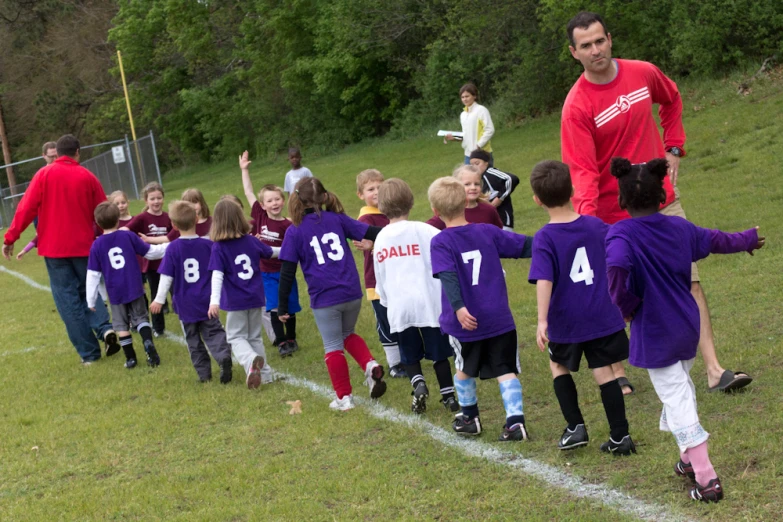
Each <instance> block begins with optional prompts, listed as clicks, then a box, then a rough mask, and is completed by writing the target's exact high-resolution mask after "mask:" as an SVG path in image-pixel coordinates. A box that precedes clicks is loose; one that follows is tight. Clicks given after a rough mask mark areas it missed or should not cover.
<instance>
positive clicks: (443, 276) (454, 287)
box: [437, 271, 478, 331]
mask: <svg viewBox="0 0 783 522" xmlns="http://www.w3.org/2000/svg"><path fill="white" fill-rule="evenodd" d="M437 277H438V279H440V283H441V285H443V291H444V292H446V298H447V299H448V300H449V303H450V304H451V309H452V310H454V313H455V314H457V320H458V321H459V324H461V325H462V328H464V329H465V330H468V331H472V330H475V329H476V328H478V321H477V320H476V318H475V317H473V316H472V315H470V312H469V311H468V309H467V307H465V302H464V301H463V300H462V292H461V291H460V288H459V278H458V277H457V273H456V272H450V271H445V272H440V273H438V274H437Z"/></svg>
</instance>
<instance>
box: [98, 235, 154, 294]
mask: <svg viewBox="0 0 783 522" xmlns="http://www.w3.org/2000/svg"><path fill="white" fill-rule="evenodd" d="M149 250H150V246H149V245H148V244H147V243H145V242H144V241H142V240H141V239H140V238H139V236H137V235H136V234H134V233H133V232H128V231H127V230H118V231H116V232H110V233H108V234H103V235H102V236H99V237H97V238H96V239H95V242H94V243H93V244H92V247H91V248H90V258H89V260H88V261H87V269H88V270H92V271H94V272H100V273H101V274H103V281H104V282H105V283H106V292H107V293H108V294H109V302H110V303H111V304H114V305H121V304H127V303H131V302H133V301H135V300H136V299H138V298H139V297H141V296H142V295H144V283H143V282H142V280H141V267H140V266H139V261H138V259H136V255H140V256H145V255H146V254H147V252H149Z"/></svg>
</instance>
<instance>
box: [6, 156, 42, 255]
mask: <svg viewBox="0 0 783 522" xmlns="http://www.w3.org/2000/svg"><path fill="white" fill-rule="evenodd" d="M43 179H44V173H42V172H40V171H39V172H38V173H37V174H36V175H35V176H33V180H32V181H31V182H30V185H29V186H28V187H27V190H26V191H25V192H24V196H22V200H21V201H20V202H19V205H18V206H17V207H16V213H14V219H13V220H12V221H11V226H10V227H8V232H6V233H5V244H6V245H12V244H14V243H16V241H17V240H18V239H19V236H21V235H22V232H24V231H25V229H26V228H27V227H29V226H30V223H32V222H33V219H35V216H37V215H38V208H39V207H40V206H41V198H42V197H43V181H42V180H43Z"/></svg>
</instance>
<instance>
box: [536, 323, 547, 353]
mask: <svg viewBox="0 0 783 522" xmlns="http://www.w3.org/2000/svg"><path fill="white" fill-rule="evenodd" d="M547 328H549V324H548V323H547V322H546V321H539V323H538V328H537V329H536V344H538V349H539V350H541V351H542V352H543V351H546V343H548V342H549V337H547V335H546V330H547Z"/></svg>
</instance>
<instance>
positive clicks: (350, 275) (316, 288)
mask: <svg viewBox="0 0 783 522" xmlns="http://www.w3.org/2000/svg"><path fill="white" fill-rule="evenodd" d="M368 228H369V226H368V225H366V224H364V223H360V222H358V221H356V220H355V219H351V218H349V217H348V216H346V215H345V214H335V213H334V212H321V213H320V215H318V214H315V213H312V214H307V215H305V217H304V219H302V223H301V224H300V225H299V226H297V225H291V226H290V227H289V228H288V230H287V231H286V234H285V239H283V246H282V248H281V250H280V259H281V260H282V261H291V262H292V263H299V264H301V265H302V272H303V273H304V276H305V281H307V291H308V293H309V294H310V307H311V308H325V307H327V306H333V305H337V304H341V303H347V302H348V301H353V300H354V299H361V298H362V285H361V283H359V273H358V272H357V271H356V262H355V261H354V259H353V254H352V253H351V249H350V248H349V247H348V242H347V241H346V240H345V238H346V237H349V238H351V239H355V240H357V241H360V240H361V239H362V238H364V235H365V234H366V233H367V229H368Z"/></svg>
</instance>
